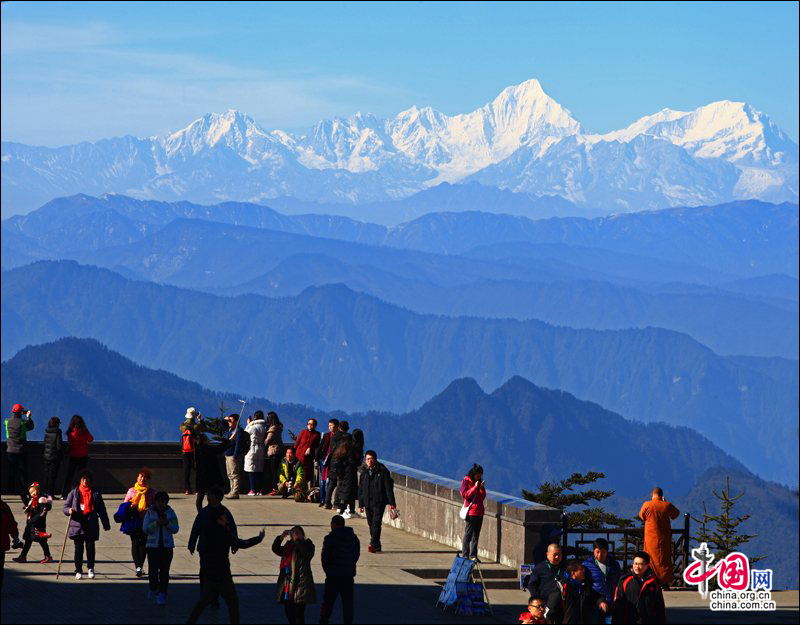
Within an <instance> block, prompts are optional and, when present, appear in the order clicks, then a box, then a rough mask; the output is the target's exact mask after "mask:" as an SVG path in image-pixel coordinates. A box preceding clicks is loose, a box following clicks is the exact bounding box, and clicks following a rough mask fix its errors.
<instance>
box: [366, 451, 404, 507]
mask: <svg viewBox="0 0 800 625" xmlns="http://www.w3.org/2000/svg"><path fill="white" fill-rule="evenodd" d="M358 501H359V507H360V508H379V507H381V506H386V505H390V506H394V505H396V504H395V500H394V480H393V479H392V475H391V473H389V469H387V468H386V467H385V466H383V465H382V464H381V463H380V462H378V463H376V465H375V466H374V467H373V468H372V469H367V468H364V470H363V471H362V472H361V480H360V481H359V484H358Z"/></svg>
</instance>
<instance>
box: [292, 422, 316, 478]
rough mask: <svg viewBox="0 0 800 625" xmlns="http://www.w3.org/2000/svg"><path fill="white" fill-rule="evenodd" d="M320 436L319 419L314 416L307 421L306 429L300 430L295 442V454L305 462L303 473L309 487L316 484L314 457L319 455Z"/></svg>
mask: <svg viewBox="0 0 800 625" xmlns="http://www.w3.org/2000/svg"><path fill="white" fill-rule="evenodd" d="M320 438H321V437H320V435H319V432H317V420H316V419H314V418H313V417H312V418H311V419H309V420H308V422H307V423H306V429H305V430H303V431H302V432H300V434H299V435H298V436H297V440H295V442H294V455H295V457H296V458H297V459H298V460H299V461H300V462H301V463H302V464H303V473H305V476H306V482H307V483H308V486H309V488H311V487H313V486H314V485H315V484H314V458H315V457H316V455H317V448H318V447H319V441H320Z"/></svg>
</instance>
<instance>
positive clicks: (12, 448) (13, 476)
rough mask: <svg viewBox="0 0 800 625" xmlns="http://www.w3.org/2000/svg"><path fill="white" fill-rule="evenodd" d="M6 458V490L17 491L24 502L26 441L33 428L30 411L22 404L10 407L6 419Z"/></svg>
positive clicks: (26, 474)
mask: <svg viewBox="0 0 800 625" xmlns="http://www.w3.org/2000/svg"><path fill="white" fill-rule="evenodd" d="M5 425H6V459H7V461H8V492H10V493H17V494H18V495H19V498H20V500H21V501H22V503H23V504H24V503H25V499H26V497H25V492H26V488H27V485H28V457H27V455H26V449H25V447H26V443H27V442H28V432H30V431H31V430H32V429H33V428H34V423H33V418H32V417H31V411H30V410H25V408H23V407H22V404H14V405H13V406H12V407H11V416H10V417H9V418H8V419H6V423H5Z"/></svg>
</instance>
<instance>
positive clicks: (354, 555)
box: [321, 527, 361, 577]
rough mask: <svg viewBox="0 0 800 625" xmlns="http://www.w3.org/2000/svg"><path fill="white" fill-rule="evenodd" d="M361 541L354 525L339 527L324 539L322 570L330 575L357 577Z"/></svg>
mask: <svg viewBox="0 0 800 625" xmlns="http://www.w3.org/2000/svg"><path fill="white" fill-rule="evenodd" d="M360 555H361V543H360V541H359V540H358V536H356V533H355V532H354V531H353V528H352V527H337V528H334V529H333V530H331V533H330V534H328V535H327V536H326V537H325V540H323V541H322V556H321V558H322V570H323V571H325V575H327V576H328V577H355V576H356V562H358V557H359V556H360Z"/></svg>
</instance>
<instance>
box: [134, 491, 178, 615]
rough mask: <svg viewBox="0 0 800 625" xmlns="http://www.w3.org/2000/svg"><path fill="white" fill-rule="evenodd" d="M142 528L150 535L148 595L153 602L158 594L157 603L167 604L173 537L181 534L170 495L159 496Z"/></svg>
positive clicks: (148, 544) (145, 516)
mask: <svg viewBox="0 0 800 625" xmlns="http://www.w3.org/2000/svg"><path fill="white" fill-rule="evenodd" d="M142 529H144V533H145V534H147V566H148V578H149V581H150V590H149V591H148V593H147V596H148V598H150V599H152V597H153V596H154V595H155V597H156V603H157V604H158V605H164V604H166V602H167V586H168V585H169V567H170V564H172V553H173V551H174V549H175V540H174V539H173V538H172V535H173V534H177V533H178V516H177V515H176V514H175V511H174V510H173V509H172V508H170V507H169V495H168V494H167V493H166V492H164V491H160V492H158V493H156V496H155V499H154V500H153V505H152V506H151V507H150V508H148V509H147V513H145V515H144V523H143V525H142Z"/></svg>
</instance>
